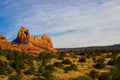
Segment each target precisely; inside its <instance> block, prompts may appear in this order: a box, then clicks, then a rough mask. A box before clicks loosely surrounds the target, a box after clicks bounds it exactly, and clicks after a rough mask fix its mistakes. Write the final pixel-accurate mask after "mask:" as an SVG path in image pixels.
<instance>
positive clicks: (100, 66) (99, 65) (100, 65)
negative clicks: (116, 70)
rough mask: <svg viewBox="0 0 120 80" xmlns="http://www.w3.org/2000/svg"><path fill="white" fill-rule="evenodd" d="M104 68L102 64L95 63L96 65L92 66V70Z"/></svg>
mask: <svg viewBox="0 0 120 80" xmlns="http://www.w3.org/2000/svg"><path fill="white" fill-rule="evenodd" d="M104 67H105V64H104V63H97V64H95V65H94V68H96V69H102V68H104Z"/></svg>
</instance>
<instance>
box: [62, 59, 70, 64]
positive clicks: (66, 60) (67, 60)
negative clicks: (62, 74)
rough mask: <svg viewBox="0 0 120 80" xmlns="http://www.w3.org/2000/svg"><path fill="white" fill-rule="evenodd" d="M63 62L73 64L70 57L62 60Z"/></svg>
mask: <svg viewBox="0 0 120 80" xmlns="http://www.w3.org/2000/svg"><path fill="white" fill-rule="evenodd" d="M62 63H63V64H71V63H72V62H71V61H70V60H69V59H65V60H63V61H62Z"/></svg>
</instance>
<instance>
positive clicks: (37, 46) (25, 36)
mask: <svg viewBox="0 0 120 80" xmlns="http://www.w3.org/2000/svg"><path fill="white" fill-rule="evenodd" d="M0 49H10V50H17V51H23V52H27V53H37V54H39V53H40V52H57V51H56V50H55V49H54V48H53V44H52V39H51V38H50V37H49V36H48V35H47V34H44V35H43V36H42V37H41V38H38V37H37V36H34V37H32V36H31V35H30V33H29V30H28V29H27V28H26V27H21V28H20V30H19V31H18V34H17V38H16V39H15V40H13V42H8V41H7V39H6V37H4V36H1V35H0Z"/></svg>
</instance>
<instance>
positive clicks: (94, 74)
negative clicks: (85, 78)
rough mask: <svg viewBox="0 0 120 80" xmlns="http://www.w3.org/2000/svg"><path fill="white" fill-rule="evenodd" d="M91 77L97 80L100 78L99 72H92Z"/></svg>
mask: <svg viewBox="0 0 120 80" xmlns="http://www.w3.org/2000/svg"><path fill="white" fill-rule="evenodd" d="M89 76H90V77H91V78H93V79H95V78H97V77H98V71H95V70H92V71H90V73H89Z"/></svg>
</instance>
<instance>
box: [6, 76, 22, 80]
mask: <svg viewBox="0 0 120 80" xmlns="http://www.w3.org/2000/svg"><path fill="white" fill-rule="evenodd" d="M8 80H22V76H20V75H12V76H10V77H9V79H8Z"/></svg>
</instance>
